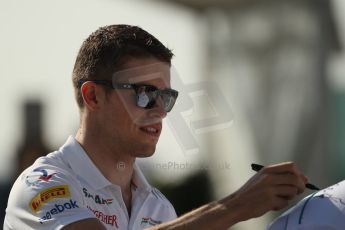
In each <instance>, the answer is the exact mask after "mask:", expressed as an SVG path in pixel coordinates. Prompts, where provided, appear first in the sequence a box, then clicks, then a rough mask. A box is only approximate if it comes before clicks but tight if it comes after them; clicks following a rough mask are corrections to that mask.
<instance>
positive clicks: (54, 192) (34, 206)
mask: <svg viewBox="0 0 345 230" xmlns="http://www.w3.org/2000/svg"><path fill="white" fill-rule="evenodd" d="M69 196H70V192H69V189H68V185H59V186H55V187H51V188H48V189H46V190H43V191H42V192H40V193H38V194H37V195H36V196H35V197H34V198H32V199H31V201H30V203H29V207H30V208H31V210H32V211H33V212H37V211H38V210H39V209H40V208H41V206H42V205H43V204H44V203H46V202H48V201H50V200H52V199H55V198H62V197H69Z"/></svg>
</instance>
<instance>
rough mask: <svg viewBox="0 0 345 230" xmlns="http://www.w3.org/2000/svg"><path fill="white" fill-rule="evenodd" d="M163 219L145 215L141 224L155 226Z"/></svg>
mask: <svg viewBox="0 0 345 230" xmlns="http://www.w3.org/2000/svg"><path fill="white" fill-rule="evenodd" d="M161 223H162V221H158V220H154V219H152V218H151V217H143V218H141V222H140V225H141V226H154V225H157V224H161Z"/></svg>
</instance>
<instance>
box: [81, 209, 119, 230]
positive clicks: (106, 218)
mask: <svg viewBox="0 0 345 230" xmlns="http://www.w3.org/2000/svg"><path fill="white" fill-rule="evenodd" d="M87 208H88V209H89V210H90V211H92V212H93V214H94V215H95V217H97V218H98V219H99V220H100V221H101V222H103V223H105V224H107V225H111V226H115V227H116V228H119V226H118V225H117V216H116V215H115V214H113V215H108V214H106V213H104V212H102V211H99V210H96V209H93V208H91V207H90V206H87Z"/></svg>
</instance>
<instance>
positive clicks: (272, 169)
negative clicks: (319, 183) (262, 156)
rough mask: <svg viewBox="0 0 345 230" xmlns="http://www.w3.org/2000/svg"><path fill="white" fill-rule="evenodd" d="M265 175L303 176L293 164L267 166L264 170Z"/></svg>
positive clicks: (284, 163)
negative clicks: (289, 174)
mask: <svg viewBox="0 0 345 230" xmlns="http://www.w3.org/2000/svg"><path fill="white" fill-rule="evenodd" d="M261 171H262V172H264V173H292V174H297V175H298V174H302V173H301V172H300V171H299V170H298V169H297V167H296V165H295V163H293V162H283V163H279V164H274V165H268V166H265V167H264V168H263V169H262V170H261Z"/></svg>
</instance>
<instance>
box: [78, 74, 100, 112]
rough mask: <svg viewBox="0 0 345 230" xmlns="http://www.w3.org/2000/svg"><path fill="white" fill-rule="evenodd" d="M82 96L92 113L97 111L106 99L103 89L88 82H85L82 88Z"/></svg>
mask: <svg viewBox="0 0 345 230" xmlns="http://www.w3.org/2000/svg"><path fill="white" fill-rule="evenodd" d="M80 90H81V95H82V97H83V101H84V106H85V107H87V108H88V109H89V110H90V111H96V110H98V109H99V108H100V102H101V101H102V98H103V97H104V95H103V93H104V92H103V91H102V89H101V87H99V86H98V85H97V84H95V83H93V82H91V81H88V82H85V83H84V84H83V85H82V86H81V88H80Z"/></svg>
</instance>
